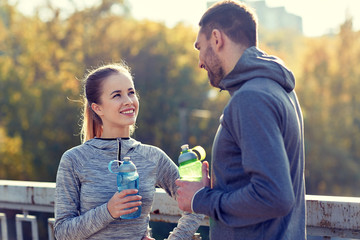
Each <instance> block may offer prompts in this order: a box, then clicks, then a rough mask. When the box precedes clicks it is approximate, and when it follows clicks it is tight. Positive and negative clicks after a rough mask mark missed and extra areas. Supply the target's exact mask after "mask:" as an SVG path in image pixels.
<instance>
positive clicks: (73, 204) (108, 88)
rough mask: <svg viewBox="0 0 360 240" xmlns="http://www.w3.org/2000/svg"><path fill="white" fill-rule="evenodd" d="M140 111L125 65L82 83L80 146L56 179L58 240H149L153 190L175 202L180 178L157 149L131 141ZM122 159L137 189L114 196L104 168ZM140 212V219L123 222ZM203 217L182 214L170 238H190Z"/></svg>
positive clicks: (98, 72) (106, 69) (114, 66)
mask: <svg viewBox="0 0 360 240" xmlns="http://www.w3.org/2000/svg"><path fill="white" fill-rule="evenodd" d="M138 111H139V101H138V97H137V95H136V90H135V86H134V82H133V79H132V76H131V73H130V70H129V68H128V67H127V66H126V65H125V64H111V65H106V66H103V67H100V68H97V69H95V70H93V71H91V72H90V73H89V74H88V75H87V77H86V78H85V90H84V114H83V129H82V135H83V137H82V140H83V144H81V145H79V146H76V147H74V148H72V149H70V150H68V151H66V152H65V153H64V154H63V156H62V158H61V160H60V164H59V168H58V173H57V177H56V191H55V236H56V238H57V239H59V240H61V239H85V238H86V239H115V238H116V239H127V240H147V239H153V238H151V236H150V233H149V230H148V229H149V220H150V211H151V206H152V203H153V201H154V195H155V187H160V188H163V189H164V190H165V191H166V192H167V193H168V194H169V195H170V196H171V197H172V198H174V199H175V198H176V191H177V186H176V185H175V180H176V179H178V178H179V173H178V169H177V166H176V165H175V164H174V162H173V161H172V160H171V159H170V158H169V157H168V156H167V155H166V153H165V152H163V151H162V150H161V149H159V148H157V147H155V146H150V145H146V144H142V143H140V142H138V141H136V140H135V139H133V138H131V137H130V135H131V134H130V133H131V128H132V126H133V125H134V124H135V122H136V117H137V115H138ZM124 158H130V159H131V161H132V162H133V163H134V164H135V166H136V169H137V172H138V174H139V186H138V187H139V190H137V189H126V190H122V191H119V192H118V191H117V190H118V189H117V182H116V177H114V176H113V174H112V173H110V172H109V171H108V163H109V162H111V161H113V160H118V161H117V162H121V161H120V160H122V159H124ZM140 206H141V207H140ZM138 209H141V215H140V216H139V217H137V218H135V219H124V218H122V216H123V215H127V214H130V213H133V212H135V211H137V210H138ZM203 218H204V216H203V215H197V214H189V213H184V214H183V216H182V218H181V219H180V220H179V222H178V225H177V227H176V228H175V229H174V230H173V232H172V233H171V234H170V235H169V238H168V239H191V237H192V236H193V235H194V233H195V232H196V230H197V229H198V227H199V225H200V222H201V221H202V219H203Z"/></svg>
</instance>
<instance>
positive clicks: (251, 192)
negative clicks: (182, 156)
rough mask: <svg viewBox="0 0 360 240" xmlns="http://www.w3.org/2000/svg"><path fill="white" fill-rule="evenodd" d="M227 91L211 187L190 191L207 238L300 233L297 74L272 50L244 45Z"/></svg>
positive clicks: (298, 236) (296, 237)
mask: <svg viewBox="0 0 360 240" xmlns="http://www.w3.org/2000/svg"><path fill="white" fill-rule="evenodd" d="M220 87H221V88H222V89H225V90H227V91H228V92H229V93H230V95H231V99H230V100H229V102H228V104H227V106H226V107H225V109H224V112H223V115H222V116H221V118H220V126H219V129H218V131H217V133H216V136H215V140H214V145H213V153H212V157H213V158H212V179H211V180H212V188H204V189H202V190H201V191H199V192H198V193H197V194H196V195H195V197H194V199H193V206H192V207H193V210H194V211H195V212H196V213H202V214H206V215H208V216H210V218H211V220H210V235H211V239H213V240H217V239H227V240H230V239H237V240H239V239H247V240H248V239H251V240H253V239H259V240H260V239H262V240H271V239H273V240H280V239H281V240H286V239H288V240H302V239H306V230H305V225H306V224H305V220H306V219H305V218H306V217H305V182H304V135H303V118H302V113H301V109H300V105H299V103H298V100H297V97H296V94H295V91H294V87H295V79H294V76H293V74H292V73H291V71H289V70H288V69H287V68H286V67H285V66H284V65H283V64H282V62H281V60H279V59H278V58H276V57H273V56H269V55H267V54H266V53H264V52H262V51H260V50H259V49H257V48H256V47H251V48H248V49H247V50H246V51H245V52H244V53H243V55H242V57H241V58H240V59H239V61H238V63H237V64H236V66H235V68H234V69H233V70H232V71H231V72H230V73H229V74H228V75H227V76H226V77H225V78H224V79H223V80H222V81H221V83H220Z"/></svg>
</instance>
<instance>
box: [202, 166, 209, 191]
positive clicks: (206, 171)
mask: <svg viewBox="0 0 360 240" xmlns="http://www.w3.org/2000/svg"><path fill="white" fill-rule="evenodd" d="M201 170H202V183H203V184H204V185H205V186H206V187H209V186H210V177H209V163H208V162H207V161H203V164H202V169H201Z"/></svg>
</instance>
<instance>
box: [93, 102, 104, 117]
mask: <svg viewBox="0 0 360 240" xmlns="http://www.w3.org/2000/svg"><path fill="white" fill-rule="evenodd" d="M91 109H92V110H93V111H94V112H95V113H96V114H97V115H98V116H101V115H102V108H101V107H100V106H99V105H98V104H96V103H92V104H91Z"/></svg>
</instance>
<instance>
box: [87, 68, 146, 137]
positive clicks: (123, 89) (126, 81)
mask: <svg viewBox="0 0 360 240" xmlns="http://www.w3.org/2000/svg"><path fill="white" fill-rule="evenodd" d="M100 100H101V104H95V103H93V104H92V108H93V110H94V111H95V112H96V113H97V114H98V115H99V117H100V118H101V120H102V123H103V135H102V136H101V137H106V138H110V137H128V136H129V131H130V126H132V125H133V124H135V122H136V117H137V115H138V112H139V100H138V98H137V95H136V92H135V87H134V83H133V81H132V80H131V79H130V78H129V77H128V76H127V75H125V74H122V73H119V74H112V75H110V76H109V77H107V78H106V79H105V80H104V82H103V83H102V94H101V97H100Z"/></svg>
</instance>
